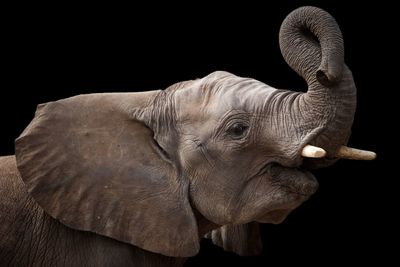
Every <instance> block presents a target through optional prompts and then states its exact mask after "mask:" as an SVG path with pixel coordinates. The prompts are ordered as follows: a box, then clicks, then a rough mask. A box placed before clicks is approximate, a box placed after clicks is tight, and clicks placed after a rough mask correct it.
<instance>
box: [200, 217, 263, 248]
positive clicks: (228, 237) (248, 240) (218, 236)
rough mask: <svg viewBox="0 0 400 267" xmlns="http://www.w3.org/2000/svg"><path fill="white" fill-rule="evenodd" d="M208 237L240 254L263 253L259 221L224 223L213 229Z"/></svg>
mask: <svg viewBox="0 0 400 267" xmlns="http://www.w3.org/2000/svg"><path fill="white" fill-rule="evenodd" d="M205 237H206V238H210V239H211V240H212V242H213V243H214V244H215V245H217V246H219V247H221V248H223V249H224V250H225V251H232V252H234V253H236V254H238V255H240V256H254V255H258V254H260V253H261V250H262V243H261V237H260V229H259V225H258V223H257V222H251V223H247V224H240V225H224V226H221V227H220V228H217V229H214V230H212V231H211V232H210V233H208V234H207V235H206V236H205Z"/></svg>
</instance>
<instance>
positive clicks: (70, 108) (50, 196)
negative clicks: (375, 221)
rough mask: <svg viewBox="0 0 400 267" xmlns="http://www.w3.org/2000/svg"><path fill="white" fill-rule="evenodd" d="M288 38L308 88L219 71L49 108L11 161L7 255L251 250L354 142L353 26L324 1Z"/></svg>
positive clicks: (6, 180) (59, 261) (48, 260)
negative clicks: (348, 47) (344, 25)
mask: <svg viewBox="0 0 400 267" xmlns="http://www.w3.org/2000/svg"><path fill="white" fill-rule="evenodd" d="M279 40H280V41H279V43H280V47H281V52H282V55H283V57H284V59H285V60H286V62H287V63H288V65H289V66H290V67H291V68H292V69H293V70H295V71H296V72H297V73H298V74H299V75H301V76H302V77H303V78H304V79H305V81H306V82H307V84H308V90H307V92H298V91H291V90H283V89H276V88H273V87H271V86H268V85H267V84H265V83H263V82H261V81H258V80H255V79H251V78H244V77H240V76H236V75H234V74H231V73H229V72H225V71H216V72H213V73H211V74H209V75H207V76H205V77H203V78H200V79H193V80H188V81H183V82H179V83H176V84H173V85H171V86H169V87H168V88H166V89H165V90H154V91H146V92H134V93H97V94H86V95H78V96H73V97H70V98H66V99H61V100H58V101H54V102H49V103H45V104H40V105H38V107H37V111H36V113H35V117H34V118H33V120H32V121H31V123H30V124H29V125H28V126H27V128H26V129H25V130H24V131H23V133H22V134H21V135H20V136H19V137H18V138H17V139H16V141H15V155H12V156H4V157H1V158H0V194H1V196H0V216H1V218H2V223H1V224H0V259H1V262H2V264H5V265H11V266H182V265H183V264H184V262H185V259H186V258H188V257H191V256H194V255H196V254H197V253H198V252H199V249H200V243H199V241H200V239H201V238H203V237H207V238H211V239H212V241H213V242H214V243H215V244H216V245H218V246H221V247H223V248H224V249H226V250H230V251H234V252H236V253H238V254H240V255H251V254H256V253H259V252H260V250H261V241H260V234H259V229H258V226H259V225H258V224H259V223H273V224H278V223H281V222H282V221H283V220H284V219H285V218H286V217H287V216H288V214H289V213H290V212H291V211H292V210H294V209H295V208H297V207H298V206H299V205H301V204H302V203H303V202H304V201H306V200H307V199H309V197H310V196H311V195H312V194H313V193H314V192H316V190H317V188H318V182H317V180H316V178H315V177H314V176H313V174H312V173H311V172H310V170H312V169H316V168H321V167H327V166H330V165H332V164H333V163H335V162H336V161H337V160H338V159H339V158H350V159H373V158H374V157H375V154H374V153H373V152H369V151H362V150H357V149H352V148H349V147H346V144H347V142H348V139H349V137H350V132H351V126H352V123H353V119H354V113H355V109H356V87H355V84H354V81H353V77H352V74H351V71H350V70H349V68H348V67H347V66H346V64H345V63H344V47H343V39H342V35H341V32H340V29H339V27H338V25H337V23H336V21H335V20H334V18H333V17H332V16H331V15H330V14H328V13H327V12H325V11H323V10H321V9H319V8H316V7H301V8H298V9H296V10H294V11H293V12H291V13H290V14H289V15H288V16H287V18H286V19H285V20H284V22H283V23H282V26H281V29H280V34H279Z"/></svg>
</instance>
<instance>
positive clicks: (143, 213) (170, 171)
mask: <svg viewBox="0 0 400 267" xmlns="http://www.w3.org/2000/svg"><path fill="white" fill-rule="evenodd" d="M154 94H156V92H153V93H119V94H92V95H81V96H77V97H72V98H68V99H64V100H60V101H56V102H51V103H47V104H43V105H40V106H39V108H38V110H37V112H36V116H35V118H34V119H33V121H32V122H31V124H30V125H29V126H28V127H27V128H26V129H25V131H24V132H23V133H22V135H21V136H20V137H19V138H18V139H17V140H16V158H17V164H18V169H19V171H20V173H21V176H22V179H23V181H24V182H25V184H26V185H27V187H28V189H29V192H30V194H31V195H32V196H33V198H34V199H35V200H36V201H37V203H38V204H39V205H40V206H41V207H42V208H43V209H44V210H45V211H46V212H47V213H48V214H50V215H51V216H52V217H53V218H55V219H57V220H59V221H60V222H61V223H63V224H65V225H67V226H69V227H71V228H74V229H78V230H84V231H91V232H95V233H98V234H100V235H104V236H107V237H110V238H114V239H117V240H119V241H122V242H126V243H130V244H132V245H135V246H138V247H140V248H142V249H145V250H148V251H151V252H156V253H161V254H163V255H167V256H174V257H188V256H193V255H195V254H197V253H198V251H199V240H198V229H197V223H196V219H195V217H194V214H193V211H192V209H191V207H190V204H189V199H188V184H187V183H186V182H185V181H184V179H183V178H182V177H179V175H178V171H177V168H176V166H175V165H174V163H173V162H172V161H171V160H170V159H169V158H168V157H167V156H166V155H164V154H163V151H162V149H161V148H160V147H159V146H158V144H157V143H156V142H155V140H154V139H153V131H152V130H151V129H150V128H148V127H147V126H146V125H145V122H146V121H147V120H150V118H149V117H148V116H150V115H148V114H150V113H151V112H149V111H148V110H149V109H151V108H149V107H148V105H147V103H148V102H150V100H151V99H154V96H153V95H154ZM138 114H139V115H138ZM138 116H140V119H138V118H137V117H138ZM153 119H154V118H153Z"/></svg>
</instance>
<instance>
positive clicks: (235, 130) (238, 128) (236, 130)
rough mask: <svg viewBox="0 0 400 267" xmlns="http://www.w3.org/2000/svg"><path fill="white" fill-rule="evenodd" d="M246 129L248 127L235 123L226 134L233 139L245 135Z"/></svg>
mask: <svg viewBox="0 0 400 267" xmlns="http://www.w3.org/2000/svg"><path fill="white" fill-rule="evenodd" d="M248 128H249V127H248V126H247V125H245V124H243V123H235V124H233V125H232V126H231V127H230V128H229V130H228V133H229V134H230V135H231V136H232V137H234V138H239V137H242V136H243V135H244V134H245V133H246V130H247V129H248Z"/></svg>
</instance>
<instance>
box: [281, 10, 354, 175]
mask: <svg viewBox="0 0 400 267" xmlns="http://www.w3.org/2000/svg"><path fill="white" fill-rule="evenodd" d="M279 43H280V48H281V51H282V55H283V57H284V58H285V60H286V62H287V63H288V64H289V65H290V67H291V68H292V69H294V70H295V71H296V72H297V73H298V74H299V75H301V76H302V77H303V78H304V79H305V80H306V82H307V84H308V91H307V93H304V94H300V95H299V97H297V99H296V101H294V102H291V104H290V105H291V107H290V110H291V112H292V113H294V117H295V118H297V119H296V122H295V124H296V125H297V124H298V125H299V127H301V128H302V129H305V130H306V131H308V132H310V131H313V132H314V133H315V136H314V137H313V138H312V139H311V140H309V141H308V143H309V144H311V145H314V146H318V147H322V148H324V149H325V150H326V152H327V158H324V159H318V160H313V161H310V162H311V165H312V166H311V167H322V166H326V165H329V164H331V163H333V161H334V159H333V158H334V157H335V155H336V153H337V151H338V150H339V148H340V147H341V146H342V145H345V144H346V143H347V141H348V138H349V136H350V130H351V125H352V123H353V117H354V113H355V107H356V87H355V85H354V81H353V77H352V74H351V72H350V70H349V69H348V67H347V66H346V65H345V64H344V49H343V38H342V34H341V31H340V29H339V26H338V25H337V23H336V21H335V20H334V18H333V17H332V16H331V15H330V14H328V13H327V12H325V11H323V10H321V9H319V8H315V7H301V8H298V9H296V10H295V11H293V12H292V13H290V14H289V15H288V16H287V18H286V19H285V20H284V22H283V23H282V26H281V29H280V34H279ZM316 129H318V131H316Z"/></svg>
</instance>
